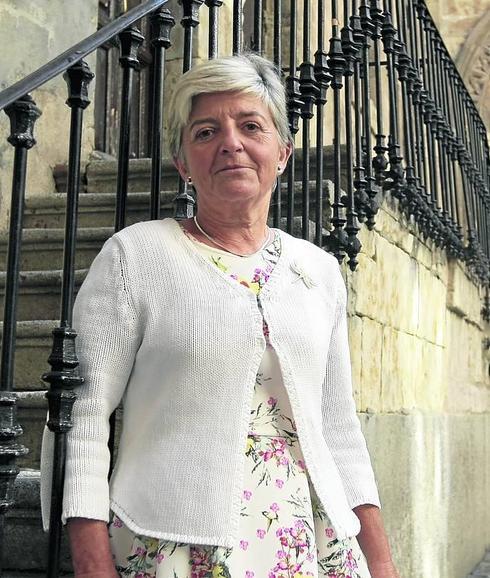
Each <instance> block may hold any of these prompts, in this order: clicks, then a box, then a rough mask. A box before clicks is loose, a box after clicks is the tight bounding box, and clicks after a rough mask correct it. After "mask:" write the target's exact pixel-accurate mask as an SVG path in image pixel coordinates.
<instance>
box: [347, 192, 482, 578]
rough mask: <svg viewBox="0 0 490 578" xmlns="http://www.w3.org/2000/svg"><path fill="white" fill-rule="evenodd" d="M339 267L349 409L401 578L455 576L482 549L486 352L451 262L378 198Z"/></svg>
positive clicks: (467, 281)
mask: <svg viewBox="0 0 490 578" xmlns="http://www.w3.org/2000/svg"><path fill="white" fill-rule="evenodd" d="M361 241H362V243H363V251H362V253H361V255H360V257H359V267H358V270H357V271H356V272H355V273H351V272H350V271H348V270H346V271H345V274H346V279H347V283H348V288H349V314H350V320H349V321H350V343H351V356H352V367H353V380H354V389H355V398H356V402H357V407H358V409H359V411H360V412H361V414H360V415H361V420H362V424H363V428H364V431H365V434H366V437H367V440H368V445H369V447H370V450H371V453H372V457H373V462H374V467H375V470H376V473H377V477H378V483H379V487H380V492H381V499H382V502H383V510H384V516H385V519H386V523H387V527H388V532H389V534H390V537H391V541H392V547H393V552H394V556H395V558H396V560H397V562H398V564H399V566H400V571H401V575H402V576H410V578H427V577H428V576H430V577H431V578H462V577H463V576H465V575H466V574H467V573H468V572H470V571H471V569H472V568H473V567H474V566H475V565H476V564H477V563H478V562H479V560H480V559H481V558H483V556H484V552H485V548H486V547H488V545H489V544H490V496H489V494H488V487H489V486H488V483H489V478H490V378H489V364H490V355H489V353H488V350H487V349H486V347H485V344H484V339H485V337H486V336H488V334H489V331H488V329H489V328H488V324H485V323H484V322H482V320H481V316H480V307H481V296H480V295H479V290H478V287H477V285H476V284H475V283H474V282H473V281H472V279H471V278H470V276H469V275H468V273H467V271H465V269H464V267H463V266H462V265H461V263H459V262H457V261H454V260H448V259H447V256H446V254H445V252H444V251H441V250H439V249H437V248H435V247H434V246H433V245H432V243H431V242H425V241H424V240H423V239H422V238H421V236H420V235H419V234H418V232H417V229H416V227H415V226H414V225H413V224H412V223H410V222H407V221H406V219H405V218H404V217H402V216H400V213H399V211H398V208H397V203H396V202H395V201H393V200H389V199H385V201H384V203H383V206H382V209H381V210H380V212H379V214H378V216H377V222H376V226H375V229H374V230H373V231H371V232H370V231H368V230H367V229H366V228H363V229H362V231H361Z"/></svg>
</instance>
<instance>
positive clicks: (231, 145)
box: [221, 127, 243, 153]
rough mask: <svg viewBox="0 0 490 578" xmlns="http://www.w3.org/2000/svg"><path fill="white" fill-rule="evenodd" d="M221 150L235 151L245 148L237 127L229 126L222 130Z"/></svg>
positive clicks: (225, 151) (226, 151) (224, 151)
mask: <svg viewBox="0 0 490 578" xmlns="http://www.w3.org/2000/svg"><path fill="white" fill-rule="evenodd" d="M222 136H223V139H222V141H221V152H223V153H235V152H239V151H241V150H243V143H242V140H241V138H240V133H239V131H238V130H237V129H236V128H233V127H229V128H227V129H225V130H223V132H222Z"/></svg>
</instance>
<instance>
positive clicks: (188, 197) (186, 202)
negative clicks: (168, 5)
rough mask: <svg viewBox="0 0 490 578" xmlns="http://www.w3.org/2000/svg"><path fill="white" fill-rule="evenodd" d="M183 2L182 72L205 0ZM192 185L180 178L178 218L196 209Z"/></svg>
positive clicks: (187, 66)
mask: <svg viewBox="0 0 490 578" xmlns="http://www.w3.org/2000/svg"><path fill="white" fill-rule="evenodd" d="M179 2H180V4H182V10H183V15H182V19H181V21H180V23H181V25H182V27H183V28H184V58H183V62H182V72H187V71H188V70H190V68H191V66H192V44H193V42H192V40H193V30H194V28H195V27H196V26H198V24H199V9H200V8H201V6H202V3H203V0H179ZM191 192H192V186H191V185H190V184H189V183H187V182H184V181H183V180H182V179H180V180H179V192H178V194H177V196H176V197H175V201H174V202H175V218H176V219H177V220H182V219H188V218H189V217H192V216H193V214H194V210H195V205H196V201H195V200H194V198H193V196H192V194H191Z"/></svg>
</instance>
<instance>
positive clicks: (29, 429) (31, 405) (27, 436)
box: [15, 390, 48, 469]
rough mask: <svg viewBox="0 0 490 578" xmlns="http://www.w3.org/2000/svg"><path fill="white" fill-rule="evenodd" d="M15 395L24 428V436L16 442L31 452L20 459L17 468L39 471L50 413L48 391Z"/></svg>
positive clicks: (19, 420) (22, 392) (19, 392)
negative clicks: (42, 445)
mask: <svg viewBox="0 0 490 578" xmlns="http://www.w3.org/2000/svg"><path fill="white" fill-rule="evenodd" d="M15 394H16V396H17V419H18V422H19V424H20V425H21V427H22V435H20V436H19V437H18V438H17V440H16V441H17V442H18V443H20V444H22V445H23V446H24V447H26V448H27V449H28V450H29V453H27V454H26V455H25V456H22V457H20V458H18V460H17V466H18V467H19V468H21V469H29V468H31V469H32V468H34V469H39V463H40V458H41V442H42V435H43V429H44V425H45V423H46V416H47V412H48V400H47V399H46V391H45V390H33V391H15Z"/></svg>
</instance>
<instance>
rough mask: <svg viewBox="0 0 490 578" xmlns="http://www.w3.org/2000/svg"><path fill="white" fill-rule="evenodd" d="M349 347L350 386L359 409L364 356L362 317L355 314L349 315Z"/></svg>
mask: <svg viewBox="0 0 490 578" xmlns="http://www.w3.org/2000/svg"><path fill="white" fill-rule="evenodd" d="M348 322H349V347H350V357H351V367H352V388H353V393H354V399H355V401H356V407H357V408H358V409H360V408H361V407H362V405H361V399H362V387H363V382H362V374H361V365H362V360H363V357H364V349H363V346H362V330H363V325H364V319H363V318H361V317H358V316H357V315H352V316H350V317H349V320H348Z"/></svg>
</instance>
